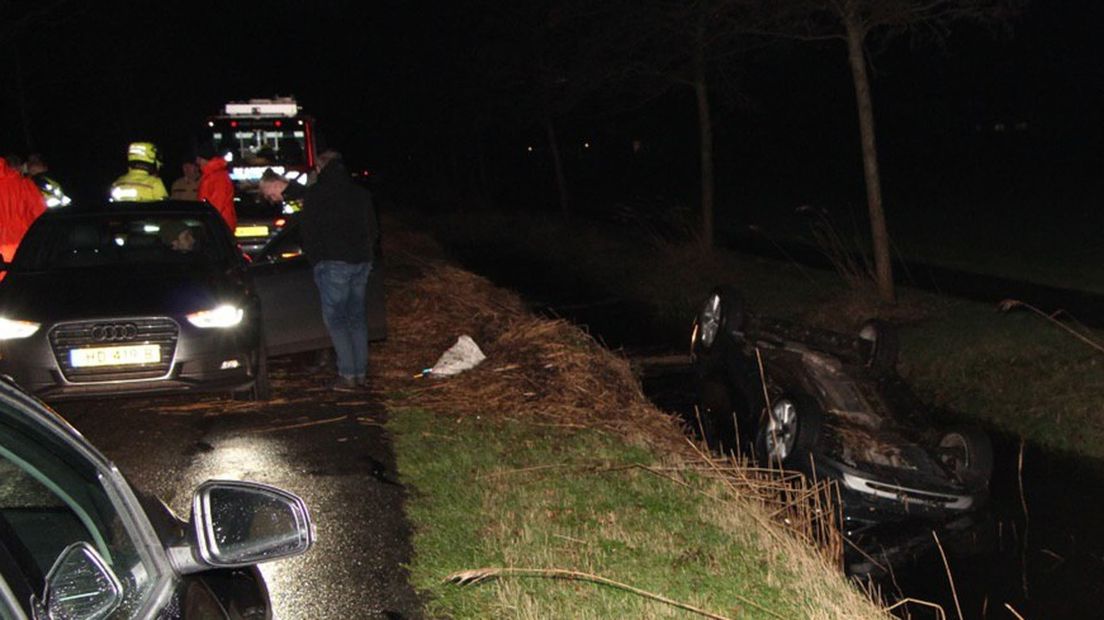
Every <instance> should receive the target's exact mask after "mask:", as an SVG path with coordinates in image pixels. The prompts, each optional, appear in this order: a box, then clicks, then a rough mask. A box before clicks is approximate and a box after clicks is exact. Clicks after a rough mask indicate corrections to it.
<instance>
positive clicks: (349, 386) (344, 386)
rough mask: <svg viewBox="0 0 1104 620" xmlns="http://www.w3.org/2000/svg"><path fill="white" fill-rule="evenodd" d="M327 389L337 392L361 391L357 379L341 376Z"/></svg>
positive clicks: (334, 379) (335, 378)
mask: <svg viewBox="0 0 1104 620" xmlns="http://www.w3.org/2000/svg"><path fill="white" fill-rule="evenodd" d="M327 387H328V388H330V389H331V390H333V391H335V392H358V391H360V386H358V385H357V382H356V379H350V378H349V377H342V376H340V375H338V376H337V377H334V378H333V380H331V381H330V383H329V385H327Z"/></svg>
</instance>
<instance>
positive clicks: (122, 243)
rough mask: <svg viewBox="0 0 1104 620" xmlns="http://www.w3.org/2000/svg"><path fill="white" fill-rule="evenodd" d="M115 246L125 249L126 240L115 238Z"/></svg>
mask: <svg viewBox="0 0 1104 620" xmlns="http://www.w3.org/2000/svg"><path fill="white" fill-rule="evenodd" d="M115 245H117V246H119V247H123V246H124V245H126V239H123V238H122V237H115Z"/></svg>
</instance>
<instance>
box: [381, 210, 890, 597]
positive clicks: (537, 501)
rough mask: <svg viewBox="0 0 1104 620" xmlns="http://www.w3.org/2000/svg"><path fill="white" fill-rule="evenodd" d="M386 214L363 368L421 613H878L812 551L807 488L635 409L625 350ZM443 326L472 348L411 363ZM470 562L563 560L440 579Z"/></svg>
mask: <svg viewBox="0 0 1104 620" xmlns="http://www.w3.org/2000/svg"><path fill="white" fill-rule="evenodd" d="M389 231H390V233H389V238H388V244H389V247H388V248H387V255H388V257H389V258H388V265H389V271H388V287H389V288H388V295H389V297H388V308H389V323H390V325H389V328H390V335H389V339H388V341H387V343H386V344H384V345H382V346H381V347H379V348H378V349H377V350H375V351H374V352H373V355H374V357H373V359H374V360H376V362H374V363H376V364H378V365H377V366H376V367H375V368H374V369H373V381H374V382H375V384H376V385H377V386H378V389H380V390H382V391H383V392H384V394H385V402H386V403H387V405H388V408H389V410H390V412H391V420H390V422H389V429H390V430H391V431H392V433H393V434H394V446H395V453H396V458H397V461H398V468H399V472H400V476H401V478H402V480H403V482H404V483H405V484H406V485H408V488H409V489H410V497H409V499H408V501H407V506H406V508H407V513H408V515H409V517H410V520H411V522H412V524H413V527H414V535H413V541H414V549H415V551H414V558H413V562H412V565H411V566H410V573H411V580H412V583H413V584H414V585H415V587H416V588H418V589H419V590H421V591H423V592H425V593H426V594H427V613H428V614H429V615H431V616H433V617H450V618H613V617H632V618H667V617H679V618H683V617H702V614H701V613H699V612H694V611H691V610H689V609H688V608H687V607H686V606H689V607H693V608H695V609H699V610H701V611H707V612H709V613H710V614H715V615H711V616H705V617H730V618H735V617H740V618H878V617H885V616H884V614H883V613H882V612H880V611H879V610H878V608H877V607H876V606H875V605H874V604H872V603H871V602H870V601H869V600H868V598H867V597H866V596H865V595H864V594H863V593H862V592H860V591H858V590H857V589H856V588H855V587H854V586H852V585H851V584H849V583H848V582H847V581H846V580H845V579H844V578H843V577H842V576H841V574H840V573H839V572H838V570H837V569H836V568H835V567H833V566H832V565H831V563H830V561H828V560H827V559H826V557H825V556H826V555H834V554H838V552H839V549H840V547H839V545H840V543H839V540H838V537H835V536H833V535H832V533H831V532H830V531H826V530H825V529H824V528H823V524H818V523H817V522H816V520H815V518H814V515H816V514H818V512H817V510H818V508H819V509H820V512H819V514H823V512H824V506H823V505H819V506H818V505H817V504H810V503H808V498H809V495H807V494H806V495H803V496H802V497H803V498H804V501H802V500H801V499H799V498H798V496H799V495H801V492H800V491H799V492H798V493H794V494H791V495H789V496H788V498H789V499H786V498H784V497H782V496H781V495H780V494H779V492H778V489H779V483H778V481H777V480H776V478H774V477H772V476H764V475H762V474H758V475H757V473H756V472H754V471H750V470H739V469H725V470H723V471H722V470H721V469H720V468H721V467H725V468H729V467H730V464H729V463H717V462H714V461H712V460H711V459H709V458H707V457H705V456H704V455H702V454H700V453H698V452H697V451H696V450H695V449H694V448H693V447H691V446H690V445H689V444H688V443H687V442H686V440H685V438H684V436H683V434H682V432H681V429H680V428H679V426H678V424H677V423H676V422H675V421H674V420H672V419H671V418H670V417H668V416H666V415H664V414H663V413H661V412H659V411H657V410H655V409H654V408H652V407H651V405H650V404H649V403H648V402H647V400H646V399H645V398H644V396H643V395H642V393H641V392H640V389H639V385H638V384H637V383H636V382H635V380H634V379H633V377H632V374H631V371H630V369H629V366H628V364H627V363H626V362H625V360H623V359H620V358H617V357H615V356H614V355H612V354H611V353H609V352H608V351H606V350H604V349H603V348H602V347H600V346H598V345H597V344H596V343H595V342H594V341H593V340H592V339H591V338H589V337H588V336H586V335H585V334H584V333H582V332H581V331H579V330H578V329H576V328H575V327H573V326H570V325H568V324H566V323H565V322H562V321H548V320H544V319H540V318H537V317H534V316H532V315H530V314H529V313H528V312H526V311H525V309H524V306H523V304H522V303H521V301H520V300H519V299H518V298H517V297H516V296H515V295H513V294H512V293H509V292H506V291H503V290H501V289H497V288H495V287H493V286H491V285H490V284H489V283H488V282H486V281H485V280H483V279H481V278H478V277H476V276H473V275H471V274H468V273H466V272H463V271H461V270H458V269H455V268H453V267H451V266H448V265H447V264H445V263H443V262H440V261H438V260H435V259H432V258H430V259H427V258H426V257H427V256H432V255H433V254H434V251H433V249H432V248H431V247H429V246H428V244H426V243H425V241H424V239H421V238H419V237H416V236H413V235H408V234H404V233H401V232H400V233H396V232H395V229H394V228H389ZM463 333H467V334H470V335H471V336H473V337H474V339H475V340H476V341H477V342H478V343H479V344H480V345H481V347H482V348H483V350H484V352H485V353H486V354H487V356H488V357H487V360H486V361H485V362H483V364H481V365H480V366H479V367H477V368H476V369H474V370H471V371H468V372H466V373H463V374H461V375H459V376H457V377H454V378H450V379H440V380H437V379H429V378H415V376H414V373H415V372H416V371H417V370H419V369H421V368H422V367H424V366H426V365H428V364H431V363H432V362H433V360H434V359H435V358H436V357H437V355H439V353H440V352H441V351H442V350H444V349H445V348H447V347H448V346H449V345H451V344H452V342H453V341H455V339H456V337H457V336H458V335H459V334H463ZM430 412H432V413H430ZM757 497H758V498H759V499H756V498H757ZM780 498H781V499H780ZM780 501H781V505H779V502H780ZM769 502H774V504H773V505H768V504H769ZM787 518H788V520H789V522H790V528H789V529H786V527H785V526H784V525H783V523H784V521H785V520H787ZM814 540H817V541H821V542H822V543H823V546H822V547H821V549H823V550H824V551H822V552H817V550H816V548H815V545H814V543H813V541H814ZM488 567H494V568H498V569H502V568H509V569H513V570H515V571H516V570H517V569H541V570H545V571H547V570H564V571H575V572H576V573H578V575H575V576H576V577H580V578H570V579H569V578H565V577H566V575H564V574H560V575H559V578H554V577H553V576H551V575H549V574H544V575H541V574H537V573H532V572H529V573H524V574H516V573H509V574H499V575H498V576H497V577H495V578H490V579H487V580H485V581H482V582H480V583H475V584H471V585H467V586H459V585H455V584H453V583H448V582H446V578H447V577H448V576H449V575H451V574H453V573H456V572H461V571H470V570H476V569H484V568H488ZM584 575H590V577H586V576H584ZM595 579H597V580H598V581H601V580H611V581H612V582H616V583H617V584H623V586H618V585H616V584H613V583H610V582H605V583H598V582H596V581H595ZM624 586H628V587H629V588H636V589H637V590H636V591H633V590H630V589H627V588H626V587H624ZM656 596H659V597H665V598H666V599H668V600H666V601H661V600H658V599H657V598H655V597H656Z"/></svg>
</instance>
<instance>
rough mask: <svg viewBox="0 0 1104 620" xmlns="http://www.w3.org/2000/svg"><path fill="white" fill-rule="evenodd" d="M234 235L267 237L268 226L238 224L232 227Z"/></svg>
mask: <svg viewBox="0 0 1104 620" xmlns="http://www.w3.org/2000/svg"><path fill="white" fill-rule="evenodd" d="M234 236H235V237H267V236H268V226H238V227H237V228H235V229H234Z"/></svg>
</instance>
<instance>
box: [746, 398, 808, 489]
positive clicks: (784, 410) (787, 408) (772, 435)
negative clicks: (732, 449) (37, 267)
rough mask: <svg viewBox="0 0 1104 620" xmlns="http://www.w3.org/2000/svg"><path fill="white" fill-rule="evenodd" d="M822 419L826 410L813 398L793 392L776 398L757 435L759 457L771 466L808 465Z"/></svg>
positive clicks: (796, 466) (799, 467)
mask: <svg viewBox="0 0 1104 620" xmlns="http://www.w3.org/2000/svg"><path fill="white" fill-rule="evenodd" d="M823 421H824V413H823V411H821V408H820V405H819V404H818V403H817V402H816V400H815V399H813V398H810V397H808V396H805V395H801V394H794V395H783V396H780V397H778V398H776V399H774V400H773V401H772V402H771V403H770V409H769V411H767V414H766V415H765V416H764V417H763V421H762V423H761V424H760V425H759V432H758V434H757V436H756V441H755V448H756V454H757V455H758V457H759V460H760V461H761V462H763V463H764V464H768V465H772V466H779V467H784V468H792V469H801V470H804V469H806V468H807V467H808V466H809V454H810V453H811V452H812V450H813V447H814V446H815V445H816V441H817V438H818V437H820V427H821V424H822V423H823Z"/></svg>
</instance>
